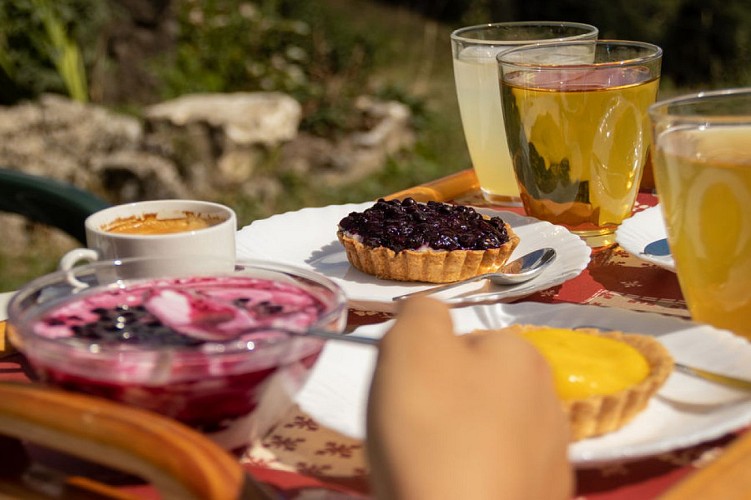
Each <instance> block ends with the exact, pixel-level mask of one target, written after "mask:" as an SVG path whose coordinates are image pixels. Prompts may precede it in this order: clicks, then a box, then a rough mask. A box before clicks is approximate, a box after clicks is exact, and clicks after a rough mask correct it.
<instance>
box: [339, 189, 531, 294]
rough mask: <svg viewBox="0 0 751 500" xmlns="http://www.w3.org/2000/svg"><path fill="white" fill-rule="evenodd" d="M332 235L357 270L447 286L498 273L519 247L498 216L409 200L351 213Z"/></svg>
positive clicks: (388, 277)
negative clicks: (478, 276) (473, 277)
mask: <svg viewBox="0 0 751 500" xmlns="http://www.w3.org/2000/svg"><path fill="white" fill-rule="evenodd" d="M337 237H338V239H339V241H340V242H341V244H342V245H343V246H344V249H345V251H346V254H347V259H348V260H349V262H350V264H352V266H353V267H355V268H356V269H358V270H360V271H362V272H364V273H367V274H371V275H373V276H376V277H377V278H381V279H392V280H398V281H424V282H428V283H447V282H452V281H458V280H462V279H467V278H471V277H472V276H477V275H478V274H483V273H490V272H494V271H497V270H498V269H499V268H500V267H501V266H502V265H503V264H505V263H506V261H507V260H508V258H509V256H510V255H511V253H512V252H513V251H514V249H515V248H516V246H517V245H518V244H519V237H518V236H517V235H516V234H515V233H514V231H513V230H512V229H511V226H510V225H509V224H508V223H506V222H505V221H503V220H502V219H501V218H500V217H488V216H485V215H482V214H480V213H479V212H477V211H476V210H474V209H473V208H471V207H466V206H460V205H451V204H448V203H439V202H435V201H429V202H427V203H419V202H417V201H415V200H414V199H412V198H405V199H404V200H389V201H386V200H383V199H380V200H378V201H377V202H376V203H375V204H374V205H373V206H372V207H370V208H367V209H366V210H364V211H363V212H352V213H350V214H349V215H347V216H346V217H345V218H343V219H342V220H341V221H340V222H339V225H338V228H337Z"/></svg>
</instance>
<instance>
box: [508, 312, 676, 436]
mask: <svg viewBox="0 0 751 500" xmlns="http://www.w3.org/2000/svg"><path fill="white" fill-rule="evenodd" d="M540 328H545V327H542V326H533V325H513V326H510V327H508V328H506V329H505V330H506V331H511V332H515V333H521V332H523V331H525V330H533V329H535V330H536V329H540ZM576 331H577V332H580V333H587V334H590V335H597V336H600V337H605V338H610V339H614V340H617V341H620V342H624V343H626V344H628V345H630V346H631V347H633V348H634V349H636V350H637V351H639V352H640V353H641V355H642V356H644V358H645V359H646V361H647V364H648V365H649V373H648V374H647V376H646V378H644V379H643V380H642V381H641V382H639V383H637V384H635V385H633V386H632V387H629V388H626V389H623V390H621V391H618V392H616V393H613V394H606V395H596V396H590V397H587V398H585V399H578V400H571V401H563V400H562V401H561V403H562V406H563V410H564V412H565V413H566V415H567V416H568V420H569V427H570V430H571V439H572V441H578V440H581V439H585V438H589V437H595V436H600V435H602V434H606V433H609V432H613V431H616V430H618V429H620V428H621V427H623V426H624V425H626V424H628V423H629V422H630V421H631V420H633V418H634V417H635V416H636V415H637V414H639V413H640V412H641V411H643V410H644V409H645V408H646V406H647V403H649V400H650V398H651V397H652V396H654V395H655V393H656V392H657V391H658V390H659V389H660V387H661V386H662V385H663V384H664V383H665V381H666V380H667V378H668V376H669V375H670V373H671V372H672V371H673V366H674V361H673V358H672V356H671V355H670V353H669V352H668V350H667V349H666V348H665V347H664V346H663V345H662V344H661V343H659V342H658V341H657V340H655V339H654V337H651V336H649V335H642V334H637V333H624V332H620V331H607V332H604V331H601V330H597V329H594V328H580V329H576Z"/></svg>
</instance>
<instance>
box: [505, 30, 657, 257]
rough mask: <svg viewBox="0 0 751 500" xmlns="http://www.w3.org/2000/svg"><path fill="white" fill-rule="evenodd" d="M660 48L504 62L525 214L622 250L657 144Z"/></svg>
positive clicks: (541, 49)
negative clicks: (654, 111)
mask: <svg viewBox="0 0 751 500" xmlns="http://www.w3.org/2000/svg"><path fill="white" fill-rule="evenodd" d="M661 61H662V49H660V48H659V47H657V46H656V45H652V44H648V43H642V42H631V41H619V40H602V41H594V42H561V43H550V44H548V43H546V44H541V45H534V46H526V47H520V48H516V49H512V50H509V51H508V52H505V53H503V54H500V55H499V56H498V63H499V66H500V70H501V79H502V82H501V92H502V95H503V96H502V101H503V114H504V119H505V121H506V135H507V139H508V146H509V150H510V153H511V157H512V158H513V163H514V170H515V172H516V177H517V180H518V182H519V187H520V191H521V198H522V202H523V204H524V208H525V210H526V212H527V214H528V215H531V216H533V217H536V218H539V219H543V220H547V221H549V222H552V223H554V224H561V225H564V226H566V227H568V228H569V229H570V230H571V231H572V232H574V233H575V234H578V235H579V236H581V237H582V238H583V239H584V240H585V241H586V242H587V244H588V245H589V246H591V247H606V246H610V245H612V244H614V243H615V230H616V228H617V227H618V226H619V225H620V224H621V222H622V221H623V219H625V218H626V217H629V216H630V215H631V210H632V208H633V204H634V201H635V200H636V195H637V194H638V191H639V183H640V181H641V176H642V173H643V169H644V164H645V161H646V160H647V155H648V154H649V147H650V143H651V140H650V125H649V116H648V114H647V109H648V107H649V106H650V105H651V104H653V103H654V101H655V97H656V95H657V88H658V85H659V79H660V64H661Z"/></svg>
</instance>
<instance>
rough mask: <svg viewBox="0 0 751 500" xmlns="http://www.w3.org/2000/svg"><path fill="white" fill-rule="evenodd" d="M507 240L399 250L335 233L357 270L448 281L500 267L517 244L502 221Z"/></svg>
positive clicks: (408, 278)
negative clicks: (483, 246) (476, 246)
mask: <svg viewBox="0 0 751 500" xmlns="http://www.w3.org/2000/svg"><path fill="white" fill-rule="evenodd" d="M504 226H505V227H506V232H507V234H508V237H509V240H508V241H507V242H506V243H503V244H502V245H501V246H500V247H497V248H490V249H487V250H451V251H448V250H402V251H400V252H394V251H393V250H391V249H390V248H387V247H383V246H381V247H370V246H367V245H364V244H363V243H361V242H359V241H357V240H356V239H355V238H352V237H351V236H348V235H347V234H345V233H344V232H343V231H341V230H340V231H337V233H336V235H337V237H338V238H339V241H340V242H341V244H342V245H343V246H344V250H345V251H346V253H347V259H348V260H349V262H350V264H352V265H353V266H354V267H355V268H356V269H358V270H360V271H362V272H364V273H367V274H371V275H373V276H375V277H377V278H380V279H390V280H398V281H424V282H428V283H449V282H453V281H459V280H463V279H467V278H471V277H473V276H477V275H478V274H484V273H492V272H495V271H497V270H498V269H500V268H501V266H503V265H504V264H505V263H506V261H507V260H508V258H509V257H510V256H511V253H512V252H513V251H514V249H515V248H516V246H517V245H518V244H519V236H517V235H516V233H514V231H513V230H512V229H511V226H509V224H508V223H506V222H504Z"/></svg>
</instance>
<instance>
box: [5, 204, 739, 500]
mask: <svg viewBox="0 0 751 500" xmlns="http://www.w3.org/2000/svg"><path fill="white" fill-rule="evenodd" d="M451 201H454V202H457V203H464V204H472V205H485V203H484V201H483V200H482V199H481V198H480V197H479V196H478V195H477V194H476V193H474V192H470V193H469V194H464V195H462V196H459V197H455V198H454V199H453V200H451ZM656 203H657V199H656V198H655V196H653V195H651V194H649V193H642V194H640V195H639V198H638V203H637V206H636V207H635V210H636V211H639V210H643V209H645V208H647V207H650V206H654V205H655V204H656ZM519 212H520V213H521V210H519ZM523 300H524V301H532V302H541V303H576V304H591V305H594V306H602V307H615V308H621V309H628V310H636V311H651V312H656V313H660V314H666V315H673V316H678V317H687V316H688V313H687V311H686V307H685V303H684V301H683V299H682V295H681V292H680V288H679V286H678V281H677V279H676V276H675V274H674V273H672V272H670V271H667V270H664V269H662V268H659V267H657V266H654V265H651V264H649V263H646V262H644V261H642V260H639V259H638V258H636V257H634V256H632V255H630V254H629V253H628V252H626V251H625V250H623V249H622V248H620V247H618V246H615V247H612V248H608V249H605V250H602V251H597V252H595V253H593V255H592V259H591V262H590V264H589V265H588V267H587V268H586V269H585V270H584V272H583V273H582V274H581V275H579V276H578V277H576V278H575V279H572V280H570V281H568V282H566V283H564V284H562V285H559V286H556V287H554V288H550V289H548V290H544V291H541V292H537V293H535V294H533V295H531V296H528V297H526V298H524V299H523ZM387 319H389V316H388V315H387V314H384V313H375V312H369V311H355V310H353V311H350V325H349V326H350V327H351V328H354V327H356V326H359V325H363V324H372V323H377V322H382V321H385V320H387ZM0 378H2V379H5V380H7V379H24V378H25V375H24V374H23V373H22V371H21V369H20V367H19V365H18V364H17V363H15V362H14V361H13V360H7V359H5V360H0ZM735 438H736V435H735V434H732V435H728V436H726V437H724V438H722V439H719V440H716V441H713V442H709V443H703V444H701V445H699V446H694V447H691V448H688V449H681V450H674V451H671V452H670V453H665V454H662V455H659V456H655V457H650V458H648V459H644V460H639V461H635V462H629V463H618V464H613V465H607V466H602V467H598V468H593V469H587V470H581V471H578V473H577V483H578V487H577V497H578V498H582V499H592V500H595V499H602V500H606V499H607V500H616V499H632V498H640V499H643V498H653V497H655V496H657V495H659V494H660V493H661V492H663V491H665V490H666V489H668V488H669V487H670V486H671V485H672V484H675V483H676V482H677V481H678V480H679V479H681V478H682V477H684V476H686V475H687V474H689V473H690V472H691V471H692V470H695V469H697V468H699V467H702V466H704V465H706V464H707V463H710V462H711V461H712V459H713V458H715V457H716V456H718V454H720V453H721V452H722V450H723V448H724V447H725V446H726V445H727V444H728V443H729V442H731V441H733V440H734V439H735ZM243 463H244V464H245V466H246V468H247V469H248V470H249V471H250V472H251V473H252V474H253V475H254V476H255V477H256V478H257V479H258V480H260V481H263V482H265V483H267V484H269V485H271V486H273V487H274V488H275V489H276V490H277V491H278V492H279V494H280V496H281V497H282V498H288V499H302V498H321V499H325V498H330V499H343V498H367V496H368V491H369V485H368V468H367V464H366V460H365V450H364V444H363V443H362V442H361V441H357V440H353V439H351V438H348V437H346V436H343V435H341V434H339V433H338V432H336V431H334V430H332V429H328V428H326V427H324V426H322V425H320V424H319V423H317V422H316V421H314V420H313V419H312V418H311V417H310V416H308V415H306V414H305V413H303V412H302V411H301V410H300V409H299V408H297V407H295V408H293V409H292V410H291V411H289V412H288V413H287V414H286V415H285V417H284V418H283V419H282V420H281V421H279V422H278V424H276V425H275V426H274V427H273V428H272V430H271V431H270V432H269V433H268V434H267V435H266V436H265V438H264V439H263V440H262V441H261V442H259V443H257V444H256V446H255V447H253V448H252V449H251V450H249V452H248V453H247V454H246V455H245V457H243ZM129 489H130V490H132V491H131V492H135V493H137V494H138V495H139V496H145V497H149V496H153V491H151V490H150V489H149V488H147V487H140V486H136V487H133V488H129Z"/></svg>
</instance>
